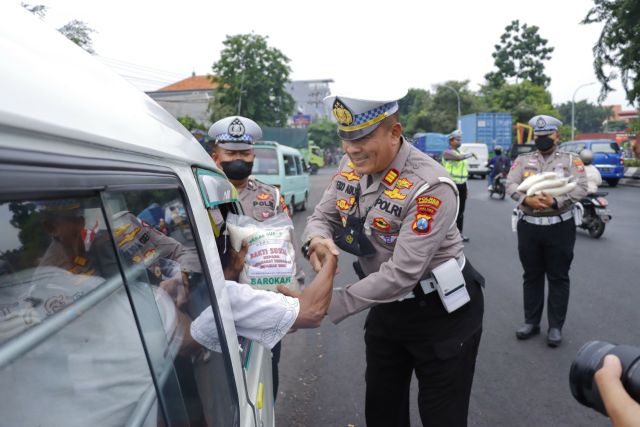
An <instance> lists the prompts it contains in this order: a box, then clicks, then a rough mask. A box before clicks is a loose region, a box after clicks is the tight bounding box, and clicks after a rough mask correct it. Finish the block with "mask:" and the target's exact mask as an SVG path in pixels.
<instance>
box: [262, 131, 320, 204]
mask: <svg viewBox="0 0 640 427" xmlns="http://www.w3.org/2000/svg"><path fill="white" fill-rule="evenodd" d="M253 151H254V152H255V153H256V158H255V160H254V162H253V175H254V176H255V178H256V179H257V180H258V181H261V182H264V183H265V184H269V185H273V186H274V187H278V189H279V190H280V194H282V197H284V201H285V203H286V204H287V206H288V207H289V212H291V215H293V213H294V211H296V210H299V211H303V210H305V209H306V208H307V200H308V199H309V167H308V165H307V163H306V160H305V158H304V157H303V156H302V154H301V153H300V151H298V150H297V149H295V148H292V147H287V146H286V145H282V144H278V143H277V142H272V141H260V142H258V143H257V144H256V145H255V146H254V147H253Z"/></svg>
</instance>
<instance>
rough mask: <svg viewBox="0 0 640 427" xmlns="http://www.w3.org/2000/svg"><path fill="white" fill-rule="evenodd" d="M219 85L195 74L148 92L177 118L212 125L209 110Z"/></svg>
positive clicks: (206, 77) (207, 77)
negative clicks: (186, 118)
mask: <svg viewBox="0 0 640 427" xmlns="http://www.w3.org/2000/svg"><path fill="white" fill-rule="evenodd" d="M216 87H217V85H216V84H215V83H212V82H211V80H210V78H209V76H196V74H195V73H193V74H192V75H191V77H188V78H186V79H184V80H180V81H179V82H176V83H173V84H170V85H169V86H165V87H162V88H160V89H158V90H155V91H152V92H147V95H149V96H150V97H151V98H153V99H154V100H155V101H156V102H157V103H158V104H160V105H161V106H162V107H163V108H164V109H165V110H167V111H168V112H169V113H170V114H171V115H172V116H174V117H175V118H178V117H185V116H189V117H191V118H193V119H195V120H196V121H197V122H199V123H203V124H205V125H209V124H210V120H209V113H208V112H207V108H208V106H209V101H210V100H211V98H212V97H213V92H214V90H215V89H216Z"/></svg>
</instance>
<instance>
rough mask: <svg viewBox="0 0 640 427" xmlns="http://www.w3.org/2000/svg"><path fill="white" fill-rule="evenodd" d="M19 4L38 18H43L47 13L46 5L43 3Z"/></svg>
mask: <svg viewBox="0 0 640 427" xmlns="http://www.w3.org/2000/svg"><path fill="white" fill-rule="evenodd" d="M20 5H21V6H22V7H24V8H25V9H27V10H28V11H29V12H31V13H33V14H34V15H36V16H38V17H39V18H44V16H45V15H46V14H47V6H45V5H43V4H29V3H20Z"/></svg>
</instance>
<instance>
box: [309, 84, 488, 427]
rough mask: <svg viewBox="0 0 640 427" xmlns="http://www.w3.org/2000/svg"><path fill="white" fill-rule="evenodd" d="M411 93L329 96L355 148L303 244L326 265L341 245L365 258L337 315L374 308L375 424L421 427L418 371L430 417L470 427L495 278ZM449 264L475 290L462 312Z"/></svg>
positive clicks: (348, 144)
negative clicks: (411, 117) (415, 421)
mask: <svg viewBox="0 0 640 427" xmlns="http://www.w3.org/2000/svg"><path fill="white" fill-rule="evenodd" d="M403 96H404V95H403ZM400 97H401V96H392V97H388V98H385V97H382V96H380V97H377V98H374V99H375V100H370V99H364V98H350V97H343V96H330V97H328V98H326V99H325V102H326V103H327V106H328V107H330V108H331V110H332V112H333V116H334V118H335V119H336V121H337V122H338V134H339V136H340V138H341V139H342V140H343V148H344V151H345V153H346V155H345V156H344V157H343V158H342V160H341V162H340V164H339V167H338V173H336V175H335V176H334V177H333V179H332V181H331V183H330V184H329V186H328V187H327V189H326V190H325V193H324V195H323V197H322V200H321V201H320V203H319V204H318V205H317V206H316V208H315V210H314V212H313V214H312V215H311V216H310V217H309V218H308V221H307V226H306V228H305V231H304V234H303V243H304V244H303V252H305V253H306V256H307V257H308V258H309V259H310V261H311V263H312V265H313V266H314V268H315V269H316V270H317V269H318V267H319V265H318V263H319V262H320V261H321V260H322V259H324V258H325V257H326V256H331V255H332V254H337V253H338V249H337V247H339V248H341V249H342V250H343V251H345V252H349V253H351V254H354V255H356V256H357V258H358V262H359V266H360V268H361V271H360V273H359V275H360V276H361V277H360V280H359V281H357V282H355V283H351V284H349V285H347V286H345V287H344V288H342V289H337V290H334V294H333V297H332V301H331V305H330V307H329V312H328V315H329V317H330V318H331V320H332V321H333V322H334V323H338V322H340V321H342V320H344V319H345V318H347V317H348V316H351V315H353V314H355V313H358V312H360V311H362V310H365V309H368V308H371V310H370V311H369V315H368V317H367V321H366V323H365V329H366V332H365V343H366V360H367V370H366V383H367V390H366V403H365V407H366V408H365V412H366V420H367V425H368V426H370V427H375V426H384V427H389V426H408V425H409V385H410V382H411V376H412V374H413V372H415V373H416V376H417V378H418V382H419V396H418V401H419V407H420V416H421V419H422V422H423V423H424V424H425V425H439V426H464V425H466V423H467V413H468V405H469V395H470V392H471V384H472V380H473V373H474V368H475V360H476V355H477V351H478V345H479V342H480V336H481V331H482V314H483V296H482V290H481V286H482V284H483V283H484V279H483V278H482V276H481V275H480V274H479V273H477V272H476V271H475V270H474V269H473V267H472V266H471V264H470V263H469V261H468V260H466V259H465V257H464V254H463V245H462V239H461V237H460V233H459V231H458V229H457V227H456V213H457V209H458V205H459V203H458V200H457V198H458V195H457V189H456V186H455V184H454V183H453V182H452V181H451V179H450V178H448V175H447V173H446V171H445V170H444V168H443V167H442V166H441V165H440V164H438V163H437V162H436V161H434V160H433V159H431V158H430V157H429V156H427V155H425V154H423V153H421V152H420V151H418V150H417V149H415V148H414V147H413V146H412V145H411V144H409V143H408V142H407V141H406V140H405V139H404V137H403V136H402V126H401V125H400V123H399V121H398V116H399V114H398V103H397V100H398V99H399V98H400ZM336 246H337V247H336ZM445 266H446V267H448V268H449V271H450V272H451V273H452V275H455V276H456V277H459V280H458V281H455V280H453V281H449V280H444V279H443V280H442V283H440V285H442V286H448V284H447V283H445V282H450V283H451V284H452V283H453V282H455V283H456V286H458V285H462V284H463V283H466V285H465V286H462V287H461V288H459V289H458V290H457V291H454V289H453V288H451V289H450V291H451V292H453V293H455V292H458V291H460V292H461V293H460V294H457V295H463V293H464V295H467V294H468V296H467V298H468V300H466V299H465V300H464V301H465V303H464V304H463V305H461V306H460V307H458V308H457V309H454V308H453V307H451V306H447V307H448V308H449V309H452V311H451V312H450V313H449V312H448V309H447V308H445V301H447V304H449V302H448V300H447V299H446V298H448V297H446V296H445V297H443V298H441V296H440V292H439V291H438V289H437V285H436V284H435V281H434V274H435V273H434V271H435V270H434V269H436V267H443V268H444V267H445ZM436 270H437V269H436ZM451 295H453V294H449V296H451Z"/></svg>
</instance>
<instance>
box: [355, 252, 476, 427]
mask: <svg viewBox="0 0 640 427" xmlns="http://www.w3.org/2000/svg"><path fill="white" fill-rule="evenodd" d="M463 275H464V278H465V281H466V283H467V289H468V292H469V296H470V297H471V301H470V302H469V303H467V304H466V305H465V306H463V307H461V308H459V309H458V310H456V311H455V312H453V313H451V314H449V313H447V312H446V310H445V309H444V307H443V305H442V302H441V301H440V298H439V297H438V294H437V292H432V293H430V294H429V295H426V296H422V297H418V298H412V299H409V300H404V301H402V302H393V303H388V304H381V305H378V306H375V307H373V308H372V309H371V310H370V311H369V315H368V317H367V321H366V324H365V329H366V331H365V343H366V353H367V370H366V374H365V380H366V383H367V391H366V402H365V416H366V421H367V426H368V427H377V426H380V427H396V426H397V427H405V426H409V425H410V423H409V388H410V387H409V386H410V383H411V375H412V374H413V372H414V371H415V373H416V377H417V378H418V384H419V392H418V406H419V408H420V418H421V420H422V424H423V425H424V426H446V427H458V426H466V425H467V413H468V409H469V396H470V394H471V384H472V382H473V373H474V370H475V361H476V356H477V354H478V346H479V344H480V336H481V335H482V315H483V312H484V301H483V296H482V290H481V286H482V285H483V284H484V278H483V277H482V276H481V275H480V274H479V273H478V272H477V271H475V270H474V269H473V267H472V266H471V265H470V264H469V263H468V262H467V265H466V266H465V269H464V271H463Z"/></svg>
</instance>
